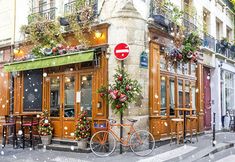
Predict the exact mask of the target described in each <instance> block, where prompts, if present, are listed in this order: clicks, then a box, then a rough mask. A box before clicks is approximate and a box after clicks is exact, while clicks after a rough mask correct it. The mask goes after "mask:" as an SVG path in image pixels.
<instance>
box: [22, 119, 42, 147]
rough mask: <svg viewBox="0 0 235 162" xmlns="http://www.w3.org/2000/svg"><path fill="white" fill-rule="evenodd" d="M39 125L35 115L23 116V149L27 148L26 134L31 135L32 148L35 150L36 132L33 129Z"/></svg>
mask: <svg viewBox="0 0 235 162" xmlns="http://www.w3.org/2000/svg"><path fill="white" fill-rule="evenodd" d="M38 124H39V121H38V118H36V116H34V115H26V116H21V130H22V143H23V149H24V148H25V141H27V137H26V133H27V132H28V133H29V139H28V141H29V142H30V147H32V148H34V142H35V138H34V135H35V134H34V131H33V128H35V127H36V128H37V127H38Z"/></svg>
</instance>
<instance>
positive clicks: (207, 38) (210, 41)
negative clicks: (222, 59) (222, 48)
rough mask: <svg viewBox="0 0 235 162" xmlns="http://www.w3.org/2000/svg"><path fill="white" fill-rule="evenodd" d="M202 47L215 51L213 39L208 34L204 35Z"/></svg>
mask: <svg viewBox="0 0 235 162" xmlns="http://www.w3.org/2000/svg"><path fill="white" fill-rule="evenodd" d="M202 45H203V47H206V48H209V49H210V50H212V51H215V38H214V37H212V36H211V35H209V34H204V39H203V44H202Z"/></svg>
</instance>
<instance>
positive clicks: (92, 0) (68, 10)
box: [64, 0, 98, 15]
mask: <svg viewBox="0 0 235 162" xmlns="http://www.w3.org/2000/svg"><path fill="white" fill-rule="evenodd" d="M97 3H98V2H97V0H89V1H87V5H90V6H92V8H93V13H94V15H97V10H98V9H97ZM78 12H79V11H78V10H77V8H76V1H72V2H69V3H66V4H65V5H64V15H69V14H72V13H78Z"/></svg>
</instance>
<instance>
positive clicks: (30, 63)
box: [4, 50, 94, 72]
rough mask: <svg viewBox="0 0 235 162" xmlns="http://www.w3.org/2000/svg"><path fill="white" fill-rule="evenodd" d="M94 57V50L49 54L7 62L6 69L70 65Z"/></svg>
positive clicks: (22, 69)
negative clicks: (32, 58)
mask: <svg viewBox="0 0 235 162" xmlns="http://www.w3.org/2000/svg"><path fill="white" fill-rule="evenodd" d="M93 57H94V51H93V50H92V51H91V50H89V51H82V52H76V53H70V54H64V55H58V56H48V57H43V58H38V59H34V60H27V61H20V62H15V63H8V64H5V65H4V71H6V72H14V71H25V70H32V69H41V68H48V67H55V66H61V65H68V64H74V63H79V62H87V61H92V60H93Z"/></svg>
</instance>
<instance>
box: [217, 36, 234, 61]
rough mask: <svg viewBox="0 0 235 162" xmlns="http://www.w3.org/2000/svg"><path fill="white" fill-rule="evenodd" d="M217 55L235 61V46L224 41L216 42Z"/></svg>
mask: <svg viewBox="0 0 235 162" xmlns="http://www.w3.org/2000/svg"><path fill="white" fill-rule="evenodd" d="M216 53H220V54H222V55H224V56H225V57H227V58H230V59H235V46H234V45H231V44H230V43H228V42H225V41H223V40H216Z"/></svg>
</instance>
